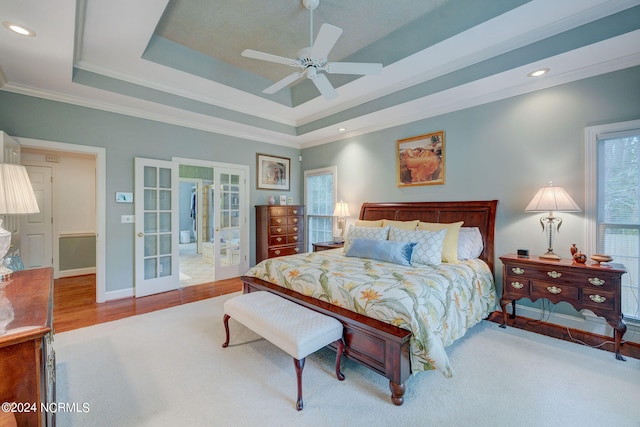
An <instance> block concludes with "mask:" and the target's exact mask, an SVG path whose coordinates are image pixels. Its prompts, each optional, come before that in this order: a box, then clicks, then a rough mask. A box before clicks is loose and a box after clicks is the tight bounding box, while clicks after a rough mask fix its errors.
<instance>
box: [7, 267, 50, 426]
mask: <svg viewBox="0 0 640 427" xmlns="http://www.w3.org/2000/svg"><path fill="white" fill-rule="evenodd" d="M9 280H10V282H9V284H8V285H7V286H6V288H5V296H6V298H7V299H8V300H9V301H10V302H11V304H12V305H13V311H14V320H13V321H12V322H11V323H9V325H8V327H7V332H6V334H4V335H0V403H3V404H4V405H7V404H9V405H11V406H9V407H5V406H3V409H7V408H9V409H10V411H8V412H10V413H7V411H4V412H5V413H4V414H3V415H4V416H5V417H7V416H14V417H15V421H16V423H17V425H18V426H52V425H54V424H55V417H54V415H55V411H56V407H55V403H54V402H55V399H56V396H55V376H56V374H55V366H56V361H55V352H54V351H53V347H52V340H53V329H52V325H53V280H52V271H51V268H39V269H35V270H24V271H17V272H14V273H13V274H12V276H11V278H10V279H9ZM43 409H44V411H43ZM47 409H50V410H49V411H48V410H47ZM3 421H5V422H7V423H8V424H9V425H10V422H11V421H7V420H3Z"/></svg>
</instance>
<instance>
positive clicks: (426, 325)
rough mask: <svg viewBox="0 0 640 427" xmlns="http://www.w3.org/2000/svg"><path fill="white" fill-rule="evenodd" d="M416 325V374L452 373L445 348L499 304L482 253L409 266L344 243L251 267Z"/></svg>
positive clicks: (282, 282) (294, 286)
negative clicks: (351, 252) (359, 253)
mask: <svg viewBox="0 0 640 427" xmlns="http://www.w3.org/2000/svg"><path fill="white" fill-rule="evenodd" d="M246 275H247V276H252V277H257V278H259V279H263V280H266V281H268V282H271V283H274V284H277V285H279V286H283V287H285V288H288V289H291V290H294V291H297V292H299V293H301V294H304V295H308V296H312V297H314V298H317V299H320V300H323V301H327V302H329V303H331V304H334V305H337V306H340V307H344V308H346V309H348V310H351V311H354V312H356V313H360V314H363V315H365V316H368V317H372V318H375V319H378V320H381V321H383V322H385V323H390V324H392V325H396V326H398V327H400V328H403V329H407V330H410V331H411V332H412V337H411V343H410V348H411V372H412V373H416V372H420V371H426V370H432V369H438V370H440V371H441V372H442V373H443V374H444V375H445V376H447V377H451V376H452V375H453V369H452V367H451V365H450V362H449V358H448V356H447V354H446V352H445V347H447V346H448V345H450V344H452V343H453V342H454V341H455V340H456V339H458V338H460V337H462V336H463V335H464V334H465V333H466V331H467V330H468V329H469V328H471V327H472V326H473V325H475V324H476V323H478V322H480V321H481V320H482V319H483V318H485V317H487V315H488V314H489V313H490V312H492V311H493V310H494V309H495V306H496V301H497V297H496V292H495V286H494V281H493V275H492V274H491V270H490V269H489V267H488V266H487V264H486V263H485V262H484V261H482V260H479V259H476V260H468V261H460V262H458V263H452V264H446V263H443V264H441V265H439V266H437V267H430V266H426V265H420V266H413V267H405V266H400V265H397V264H391V263H387V262H383V261H376V260H372V259H365V258H354V257H346V256H344V254H343V251H342V249H333V250H328V251H321V252H312V253H306V254H298V255H291V256H286V257H280V258H271V259H267V260H264V261H262V262H261V263H259V264H258V265H256V266H255V267H253V268H252V269H251V270H249V271H248V272H247V273H246Z"/></svg>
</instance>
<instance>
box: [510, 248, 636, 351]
mask: <svg viewBox="0 0 640 427" xmlns="http://www.w3.org/2000/svg"><path fill="white" fill-rule="evenodd" d="M500 260H501V261H502V264H503V270H502V297H501V298H500V306H501V307H502V314H503V323H502V326H501V327H503V328H504V327H506V325H507V315H508V313H507V311H506V306H507V304H509V303H511V306H512V309H513V310H512V314H511V317H512V318H515V317H516V300H518V299H520V298H529V299H530V300H531V301H536V300H537V299H539V298H547V299H549V301H551V302H552V303H554V304H557V303H559V302H561V301H565V302H568V303H569V304H571V305H572V306H573V307H574V308H575V309H576V310H582V309H589V310H591V311H593V313H594V314H595V315H596V316H600V317H603V318H604V319H605V320H606V321H607V323H609V325H611V326H612V327H613V329H614V338H615V352H616V359H619V360H624V358H623V357H622V355H621V354H620V342H621V340H622V336H623V335H624V333H625V332H626V331H627V325H626V324H625V323H624V321H623V320H622V318H623V315H622V307H621V295H622V292H621V281H622V275H623V274H625V273H626V272H627V270H626V269H625V267H624V266H623V265H622V264H612V263H607V264H602V265H601V264H595V263H587V264H578V263H575V262H574V261H573V259H571V258H567V259H561V260H559V261H554V260H545V259H542V258H539V257H537V256H532V257H530V258H524V257H519V256H517V255H515V254H508V255H504V256H501V257H500Z"/></svg>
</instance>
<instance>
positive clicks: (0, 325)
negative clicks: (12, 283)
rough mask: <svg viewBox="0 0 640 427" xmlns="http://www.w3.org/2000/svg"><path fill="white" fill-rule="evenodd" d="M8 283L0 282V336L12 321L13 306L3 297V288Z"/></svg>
mask: <svg viewBox="0 0 640 427" xmlns="http://www.w3.org/2000/svg"><path fill="white" fill-rule="evenodd" d="M7 284H8V282H6V281H5V282H0V335H4V334H5V333H6V332H7V326H8V325H9V323H11V322H12V321H13V305H12V304H11V301H9V299H8V298H7V297H6V296H5V295H4V288H5V286H7Z"/></svg>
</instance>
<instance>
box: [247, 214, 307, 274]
mask: <svg viewBox="0 0 640 427" xmlns="http://www.w3.org/2000/svg"><path fill="white" fill-rule="evenodd" d="M303 252H306V249H305V242H304V206H300V205H290V206H267V205H258V206H256V263H258V262H260V261H262V260H265V259H267V258H274V257H279V256H284V255H293V254H297V253H303Z"/></svg>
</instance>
